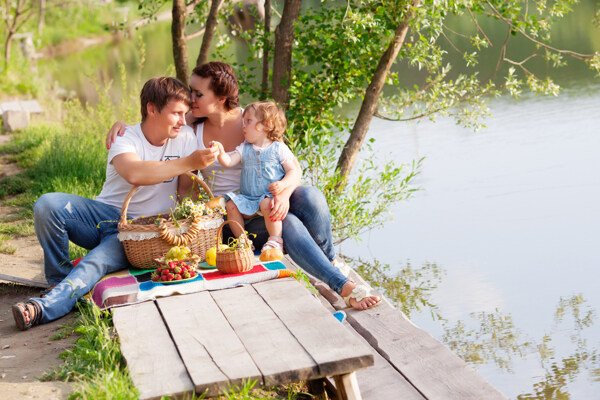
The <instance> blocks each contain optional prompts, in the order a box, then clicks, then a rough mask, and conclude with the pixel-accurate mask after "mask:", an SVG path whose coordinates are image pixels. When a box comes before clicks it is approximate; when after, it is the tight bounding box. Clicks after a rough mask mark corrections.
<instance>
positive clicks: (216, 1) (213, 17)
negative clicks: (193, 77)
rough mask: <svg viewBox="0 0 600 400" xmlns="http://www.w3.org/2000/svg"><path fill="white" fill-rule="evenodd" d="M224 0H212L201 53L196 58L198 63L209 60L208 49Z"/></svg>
mask: <svg viewBox="0 0 600 400" xmlns="http://www.w3.org/2000/svg"><path fill="white" fill-rule="evenodd" d="M222 4H223V0H212V1H211V2H210V11H209V13H208V17H207V18H206V25H205V27H204V36H203V37H202V45H201V46H200V53H199V54H198V58H197V59H196V65H202V64H204V63H205V62H206V61H207V60H208V51H209V49H210V44H211V42H212V38H213V36H214V34H215V28H216V27H217V17H218V16H219V10H220V9H221V5H222Z"/></svg>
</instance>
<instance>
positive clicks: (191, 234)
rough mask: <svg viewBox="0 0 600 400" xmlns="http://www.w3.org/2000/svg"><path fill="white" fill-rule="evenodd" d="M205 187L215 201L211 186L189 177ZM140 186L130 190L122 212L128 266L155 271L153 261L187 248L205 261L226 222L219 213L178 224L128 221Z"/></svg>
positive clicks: (156, 219) (151, 218) (157, 218)
mask: <svg viewBox="0 0 600 400" xmlns="http://www.w3.org/2000/svg"><path fill="white" fill-rule="evenodd" d="M187 175H189V176H190V177H192V179H194V180H195V181H196V182H198V183H199V184H200V186H202V189H203V190H204V191H205V192H206V193H207V194H208V196H209V197H210V198H211V199H212V198H213V194H212V192H211V191H210V189H209V188H208V186H207V185H206V184H205V183H204V182H203V181H202V180H201V179H198V177H197V176H195V175H193V174H191V173H187ZM137 189H138V186H134V187H133V188H131V190H130V191H129V193H128V194H127V197H126V198H125V201H124V202H123V207H122V209H121V220H120V221H119V224H118V229H119V235H118V237H119V240H121V242H122V243H123V247H124V248H125V255H126V256H127V260H128V261H129V263H130V264H131V265H132V266H133V267H135V268H139V269H150V268H154V267H155V265H154V261H153V260H154V259H155V258H159V257H162V256H164V255H165V254H166V253H167V252H168V251H169V249H170V248H171V247H173V246H187V247H189V249H190V251H191V253H192V254H196V255H198V256H200V261H204V260H205V256H206V250H208V249H209V248H210V247H211V244H212V243H214V238H215V236H216V235H217V230H218V229H219V226H220V225H221V223H222V222H223V216H222V215H221V214H220V213H213V214H212V215H196V217H195V218H193V219H191V218H189V219H186V220H180V221H177V225H179V226H177V225H176V224H175V222H174V221H173V220H172V219H171V218H170V216H167V215H165V216H159V215H153V216H149V217H143V218H136V219H134V220H130V221H128V220H127V207H128V206H129V202H130V201H131V198H132V197H133V195H134V193H135V192H136V190H137Z"/></svg>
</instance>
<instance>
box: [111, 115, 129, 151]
mask: <svg viewBox="0 0 600 400" xmlns="http://www.w3.org/2000/svg"><path fill="white" fill-rule="evenodd" d="M128 126H129V124H128V123H127V122H124V121H117V122H115V123H114V124H113V126H111V127H110V129H109V131H108V133H107V134H106V139H105V141H106V148H107V149H110V146H111V145H112V144H113V143H114V142H115V140H116V139H117V136H123V134H124V133H125V128H127V127H128Z"/></svg>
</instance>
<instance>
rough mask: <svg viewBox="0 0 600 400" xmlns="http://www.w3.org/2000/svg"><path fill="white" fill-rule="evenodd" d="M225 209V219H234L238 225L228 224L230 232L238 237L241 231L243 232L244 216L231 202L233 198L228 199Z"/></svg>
mask: <svg viewBox="0 0 600 400" xmlns="http://www.w3.org/2000/svg"><path fill="white" fill-rule="evenodd" d="M225 210H226V211H227V221H235V222H237V223H238V224H240V226H241V228H240V226H237V225H236V224H230V225H229V227H230V228H231V232H232V233H233V235H234V236H235V237H239V236H240V235H241V234H242V233H244V216H243V215H242V213H241V212H240V210H238V208H237V206H236V205H235V203H234V202H233V200H228V201H227V205H226V206H225Z"/></svg>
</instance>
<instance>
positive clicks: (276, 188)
mask: <svg viewBox="0 0 600 400" xmlns="http://www.w3.org/2000/svg"><path fill="white" fill-rule="evenodd" d="M286 187H287V185H285V184H284V183H283V182H281V181H277V182H273V183H271V184H270V185H269V192H271V194H272V195H273V196H277V195H278V194H281V192H283V191H284V189H285V188H286Z"/></svg>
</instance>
